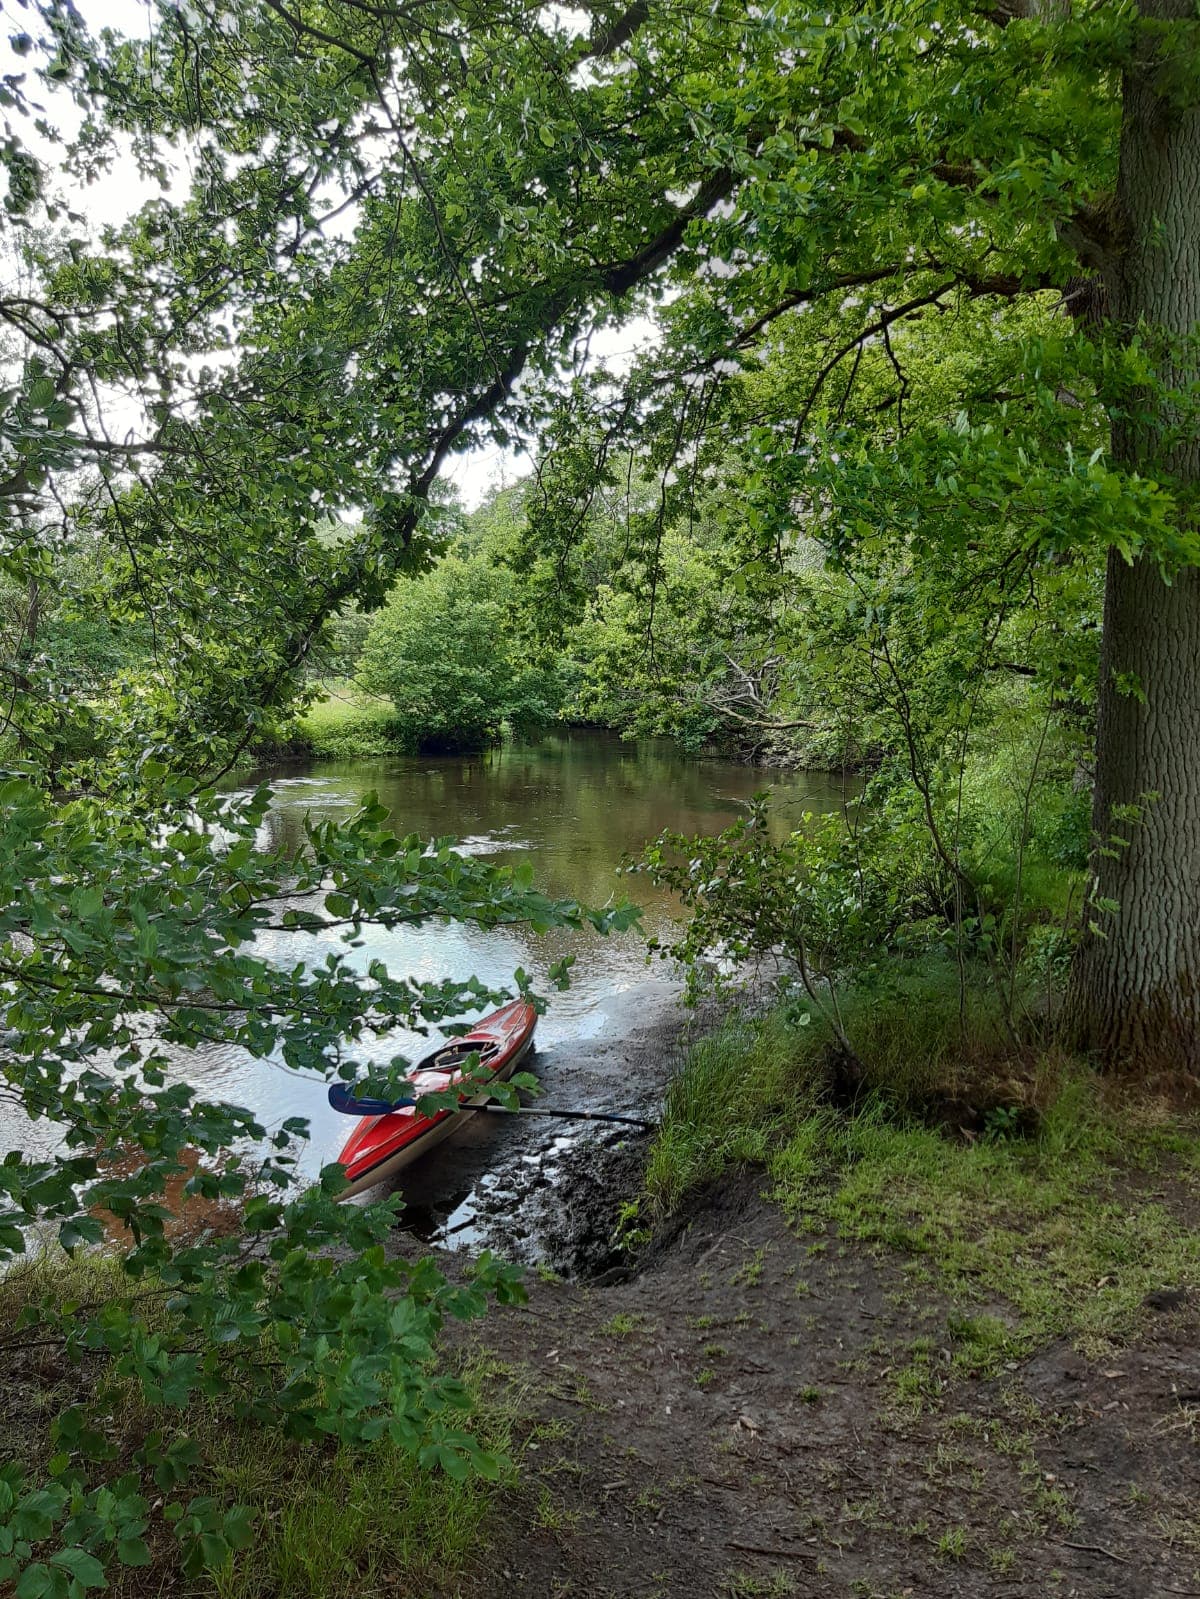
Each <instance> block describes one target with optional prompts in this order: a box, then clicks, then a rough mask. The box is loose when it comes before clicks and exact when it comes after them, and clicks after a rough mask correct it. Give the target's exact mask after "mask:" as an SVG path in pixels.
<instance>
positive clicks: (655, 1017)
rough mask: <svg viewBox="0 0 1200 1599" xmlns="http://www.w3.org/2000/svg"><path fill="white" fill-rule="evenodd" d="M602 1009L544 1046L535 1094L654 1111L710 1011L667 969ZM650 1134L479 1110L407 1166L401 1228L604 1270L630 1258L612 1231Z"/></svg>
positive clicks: (546, 1101) (567, 1269)
mask: <svg viewBox="0 0 1200 1599" xmlns="http://www.w3.org/2000/svg"><path fill="white" fill-rule="evenodd" d="M599 1011H600V1014H599V1015H598V1016H597V1017H596V1018H594V1025H593V1026H592V1027H591V1028H590V1029H589V1032H588V1034H587V1036H584V1037H582V1038H575V1039H564V1040H556V1041H554V1042H552V1043H551V1044H549V1045H548V1046H546V1047H544V1048H540V1049H538V1050H537V1051H536V1053H535V1054H534V1056H533V1057H532V1058H531V1059H530V1061H529V1062H528V1063H527V1067H526V1069H527V1070H529V1071H531V1072H532V1073H533V1074H534V1075H535V1076H536V1077H537V1078H538V1080H539V1082H540V1085H541V1092H540V1093H539V1094H538V1095H536V1096H529V1095H526V1096H525V1098H526V1100H527V1102H528V1103H529V1104H531V1105H536V1106H554V1107H556V1108H558V1109H564V1110H589V1111H594V1110H600V1111H613V1112H617V1113H624V1114H628V1115H632V1116H639V1117H644V1118H646V1119H647V1120H649V1121H656V1120H657V1118H658V1115H659V1111H660V1109H661V1106H662V1101H663V1096H664V1094H665V1093H666V1088H667V1084H668V1082H669V1081H670V1079H671V1076H672V1075H673V1073H674V1072H675V1071H676V1070H677V1069H678V1067H679V1065H680V1063H681V1061H682V1059H683V1055H684V1052H685V1051H686V1049H687V1045H688V1041H689V1039H690V1038H691V1037H692V1036H693V1035H694V1034H695V1032H696V1031H697V1029H699V1028H702V1027H704V1026H708V1025H711V1022H712V1018H711V1014H709V1013H706V1014H705V1015H703V1016H697V1015H696V1013H694V1012H692V1011H689V1010H687V1009H686V1008H685V1007H684V1006H683V1005H682V1003H681V1001H680V994H679V984H678V982H677V981H676V980H675V979H674V977H672V976H670V975H665V974H664V975H662V976H656V977H647V978H646V980H645V981H644V982H642V983H640V984H637V985H635V986H634V987H633V988H632V989H626V990H624V991H622V992H621V993H619V994H614V995H612V996H610V997H609V999H608V1000H607V1001H602V1002H601V1005H600V1007H599ZM649 1144H650V1136H649V1134H647V1133H643V1132H640V1131H638V1130H637V1129H633V1128H624V1127H620V1126H615V1125H611V1124H605V1123H591V1122H587V1121H579V1122H571V1121H567V1120H561V1121H560V1120H552V1119H550V1118H540V1117H528V1118H521V1117H510V1116H491V1115H476V1116H473V1117H472V1118H471V1120H470V1122H469V1123H468V1124H467V1125H466V1126H465V1127H464V1128H463V1130H462V1132H461V1133H459V1134H458V1135H457V1136H456V1137H455V1139H454V1141H453V1142H452V1143H450V1144H447V1145H443V1146H442V1147H441V1148H440V1149H439V1150H438V1152H437V1156H436V1158H435V1159H430V1160H428V1161H423V1162H418V1163H417V1165H416V1166H414V1167H412V1168H410V1169H409V1170H408V1171H406V1172H405V1173H404V1174H403V1177H404V1180H403V1183H402V1184H401V1191H402V1193H403V1196H404V1200H405V1210H404V1212H403V1221H402V1230H403V1231H406V1232H408V1233H412V1234H415V1235H416V1236H417V1238H419V1239H421V1240H422V1241H424V1242H426V1243H429V1244H431V1245H432V1246H434V1247H435V1248H437V1249H439V1250H446V1251H450V1252H454V1253H462V1252H466V1253H475V1252H478V1251H479V1250H480V1249H491V1250H493V1251H495V1252H496V1253H497V1254H500V1255H502V1256H504V1258H505V1259H507V1260H513V1261H520V1262H522V1263H523V1264H526V1265H541V1266H545V1267H548V1268H549V1269H550V1270H552V1271H554V1272H555V1273H556V1274H558V1275H559V1276H563V1277H595V1276H596V1275H597V1274H598V1273H602V1272H604V1271H606V1270H612V1269H613V1268H615V1267H619V1266H620V1265H621V1264H622V1261H623V1258H624V1257H623V1255H622V1252H621V1251H620V1250H619V1249H618V1248H617V1247H616V1245H615V1243H614V1233H615V1231H616V1228H617V1225H618V1222H619V1219H620V1213H621V1207H622V1205H623V1203H624V1202H625V1201H626V1200H627V1199H628V1198H629V1197H630V1196H631V1195H633V1194H636V1192H637V1189H638V1185H639V1180H640V1176H641V1172H642V1168H643V1165H644V1162H645V1158H646V1154H647V1151H648V1148H649ZM367 1197H371V1198H376V1197H378V1191H376V1192H375V1193H373V1194H372V1195H370V1196H367Z"/></svg>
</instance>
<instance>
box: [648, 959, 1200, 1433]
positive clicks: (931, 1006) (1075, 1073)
mask: <svg viewBox="0 0 1200 1599" xmlns="http://www.w3.org/2000/svg"><path fill="white" fill-rule="evenodd" d="M919 983H920V979H919V977H914V978H912V979H911V980H910V981H908V982H906V983H905V984H898V985H896V987H895V988H893V989H891V990H890V991H885V992H880V991H879V990H875V991H873V992H872V993H870V994H864V995H849V996H846V997H844V998H843V1010H844V1013H845V1017H846V1028H847V1031H848V1032H849V1034H850V1036H851V1037H852V1038H853V1039H854V1041H855V1044H856V1047H857V1048H858V1049H859V1050H860V1051H861V1053H862V1055H863V1058H864V1060H865V1061H866V1062H867V1063H868V1065H869V1068H870V1072H871V1086H870V1087H869V1088H868V1089H867V1091H865V1092H864V1094H863V1096H862V1097H861V1098H860V1099H859V1100H858V1101H857V1103H855V1104H854V1105H853V1106H851V1107H849V1108H836V1107H834V1106H833V1105H832V1104H831V1103H830V1102H829V1098H828V1094H827V1091H826V1087H825V1084H826V1082H827V1078H828V1073H827V1070H826V1067H825V1061H826V1058H827V1056H826V1052H827V1049H828V1040H827V1039H826V1038H825V1037H823V1036H822V1034H821V1032H820V1031H819V1029H818V1027H817V1026H816V1025H810V1026H807V1027H804V1028H800V1027H797V1026H795V1025H791V1024H790V1023H789V1022H788V1020H787V1019H786V1017H785V1016H784V1015H783V1014H781V1013H776V1014H773V1015H770V1016H768V1017H766V1018H764V1019H762V1020H761V1021H759V1022H757V1023H753V1024H751V1023H746V1022H740V1023H735V1024H732V1025H727V1026H726V1027H725V1028H724V1029H723V1030H722V1031H720V1032H719V1033H717V1034H716V1035H715V1036H714V1037H713V1038H710V1039H708V1040H706V1041H705V1042H704V1043H702V1044H701V1045H699V1046H698V1047H697V1048H696V1049H694V1050H693V1051H692V1053H691V1054H690V1056H689V1057H688V1059H687V1061H686V1062H685V1065H684V1068H683V1071H682V1074H681V1075H680V1077H679V1078H678V1079H677V1080H676V1082H675V1083H674V1084H673V1085H672V1088H671V1090H670V1093H669V1096H668V1100H667V1105H666V1111H665V1116H664V1119H663V1126H662V1131H661V1133H660V1136H659V1138H658V1140H657V1142H656V1144H655V1146H654V1148H653V1150H652V1152H651V1155H650V1159H649V1164H648V1167H647V1173H646V1179H645V1184H646V1195H647V1203H648V1206H649V1208H650V1209H651V1210H652V1211H654V1212H656V1213H658V1214H660V1215H662V1214H665V1213H667V1212H669V1211H671V1210H672V1209H674V1208H675V1207H677V1206H678V1204H679V1203H680V1201H681V1199H682V1197H683V1195H684V1194H686V1192H687V1191H688V1190H689V1189H690V1188H693V1187H695V1186H697V1185H698V1184H701V1183H705V1182H711V1181H713V1180H715V1179H716V1178H718V1177H719V1176H720V1175H721V1174H722V1173H723V1172H725V1171H727V1170H729V1169H730V1168H732V1167H734V1166H736V1165H738V1164H741V1163H746V1162H751V1163H754V1164H757V1165H759V1166H761V1167H764V1168H765V1169H766V1171H767V1173H768V1174H769V1180H770V1191H771V1192H772V1194H773V1196H774V1197H775V1198H776V1199H777V1200H778V1202H779V1203H780V1204H781V1205H782V1206H783V1207H784V1209H785V1210H786V1212H787V1213H788V1215H789V1217H790V1218H791V1219H792V1220H793V1222H794V1223H795V1225H797V1226H798V1227H801V1228H807V1229H808V1230H809V1231H810V1232H811V1233H812V1234H813V1236H814V1240H815V1243H814V1247H815V1248H820V1246H821V1245H822V1244H823V1243H824V1242H825V1240H826V1239H827V1238H828V1237H830V1236H832V1237H833V1238H834V1239H835V1240H840V1241H841V1243H842V1244H843V1245H845V1244H849V1243H851V1242H854V1243H857V1244H862V1245H866V1246H867V1247H868V1248H870V1249H872V1250H874V1251H878V1252H884V1251H887V1252H892V1253H900V1254H902V1255H904V1256H906V1257H907V1258H908V1260H909V1262H910V1265H911V1270H912V1272H913V1281H914V1286H918V1285H920V1284H923V1285H924V1289H923V1291H927V1292H929V1293H930V1294H932V1293H940V1294H943V1295H946V1296H948V1297H949V1298H950V1300H951V1301H952V1303H953V1305H954V1306H955V1314H954V1316H953V1317H952V1319H951V1321H950V1324H949V1327H948V1338H949V1341H950V1344H951V1347H952V1353H953V1361H952V1364H953V1367H954V1368H955V1369H956V1370H957V1371H958V1372H960V1373H965V1372H969V1373H972V1374H976V1375H988V1374H990V1373H993V1372H995V1371H997V1370H999V1369H1001V1368H1002V1367H1003V1365H1004V1363H1005V1362H1006V1361H1010V1360H1012V1359H1014V1358H1019V1357H1020V1356H1022V1355H1023V1354H1025V1353H1028V1352H1029V1350H1031V1349H1032V1348H1034V1347H1036V1346H1038V1345H1039V1344H1041V1343H1044V1342H1045V1341H1047V1340H1048V1339H1051V1338H1056V1337H1066V1338H1069V1339H1071V1340H1072V1341H1073V1342H1074V1343H1075V1344H1076V1345H1077V1346H1078V1347H1080V1348H1082V1349H1084V1350H1085V1351H1089V1352H1092V1353H1100V1352H1102V1351H1103V1350H1104V1349H1105V1348H1107V1347H1111V1346H1112V1345H1113V1344H1114V1343H1119V1342H1121V1341H1122V1340H1124V1339H1126V1338H1127V1337H1128V1336H1130V1335H1131V1333H1132V1332H1133V1331H1134V1330H1135V1329H1136V1326H1137V1325H1138V1323H1139V1321H1140V1320H1141V1318H1142V1316H1143V1315H1144V1314H1145V1312H1144V1310H1143V1308H1142V1307H1143V1300H1144V1298H1145V1296H1146V1294H1147V1293H1148V1292H1150V1291H1151V1290H1153V1289H1156V1288H1161V1287H1164V1286H1167V1285H1171V1286H1182V1285H1189V1284H1196V1283H1200V1234H1198V1233H1197V1232H1196V1230H1195V1228H1194V1226H1193V1223H1194V1215H1193V1214H1188V1212H1189V1211H1190V1210H1191V1209H1192V1208H1193V1206H1194V1201H1191V1196H1193V1195H1194V1194H1195V1190H1196V1181H1197V1168H1198V1164H1200V1134H1198V1130H1197V1127H1196V1126H1195V1124H1194V1123H1193V1122H1189V1121H1187V1120H1185V1119H1183V1118H1181V1117H1179V1116H1176V1115H1173V1114H1172V1113H1171V1112H1170V1111H1169V1110H1168V1109H1166V1108H1165V1107H1164V1106H1163V1105H1162V1104H1159V1103H1155V1102H1152V1101H1151V1100H1149V1099H1148V1098H1143V1099H1140V1100H1139V1099H1137V1098H1136V1096H1134V1095H1132V1094H1130V1093H1128V1092H1127V1093H1126V1094H1125V1095H1124V1096H1123V1097H1122V1098H1120V1099H1119V1100H1118V1099H1114V1098H1113V1097H1112V1091H1111V1089H1110V1087H1109V1086H1108V1085H1106V1084H1105V1083H1104V1082H1103V1081H1102V1080H1100V1079H1098V1078H1097V1077H1095V1075H1094V1074H1092V1073H1090V1072H1089V1071H1088V1070H1087V1068H1086V1067H1085V1066H1084V1065H1083V1064H1082V1063H1080V1062H1075V1061H1071V1060H1068V1059H1066V1058H1064V1057H1062V1056H1060V1055H1056V1054H1055V1053H1053V1052H1051V1051H1046V1052H1043V1053H1041V1054H1036V1053H1035V1052H1032V1051H1030V1052H1024V1053H1023V1054H1022V1055H1021V1056H1020V1057H1019V1058H1018V1059H1017V1060H1016V1061H1015V1062H1014V1061H1012V1060H1010V1059H1007V1058H1005V1057H1004V1056H1003V1055H1002V1054H997V1053H996V1051H997V1050H998V1047H999V1040H998V1037H997V1035H996V1034H995V1033H994V1032H991V1031H989V1029H988V1028H987V1027H986V1025H981V1026H980V1028H979V1029H978V1030H977V1031H975V1032H974V1033H973V1034H971V1035H970V1043H969V1045H968V1048H967V1049H966V1050H965V1051H964V1049H963V1046H962V1039H961V1034H960V1032H959V1025H958V1014H957V1004H956V1003H955V1005H954V1006H953V1007H951V1006H950V1005H949V1004H948V1003H947V1000H948V995H947V991H946V988H945V985H944V981H943V978H942V976H941V974H935V977H934V979H933V980H932V981H931V982H928V983H927V986H926V988H925V990H924V992H923V993H922V991H921V990H920V986H919ZM984 1010H985V1007H984V1005H983V1003H982V1001H981V1000H980V999H979V998H978V996H972V997H971V1002H970V1012H971V1013H972V1014H973V1015H975V1017H976V1019H977V1020H978V1019H979V1018H980V1017H981V1016H983V1014H984ZM984 1020H985V1021H986V1017H985V1018H984ZM989 1051H990V1052H991V1053H990V1054H989ZM989 1062H990V1063H991V1064H990V1065H989ZM985 1069H986V1071H985ZM986 1072H990V1074H991V1075H990V1077H988V1076H986ZM939 1083H940V1084H942V1085H944V1087H945V1089H946V1090H947V1091H948V1092H955V1093H961V1092H963V1089H964V1084H970V1085H972V1086H973V1087H974V1088H976V1089H979V1088H980V1087H982V1088H983V1090H984V1091H985V1092H986V1093H994V1092H995V1090H996V1086H997V1084H999V1085H1001V1087H1002V1088H1003V1090H1004V1092H1006V1093H1010V1094H1011V1093H1018V1092H1019V1094H1020V1095H1021V1096H1022V1099H1023V1100H1024V1102H1025V1103H1026V1104H1027V1105H1029V1106H1030V1107H1031V1110H1032V1112H1033V1113H1034V1115H1033V1123H1034V1125H1035V1126H1036V1132H1035V1134H1034V1135H1033V1136H1031V1137H1027V1138H1022V1137H1016V1136H1011V1134H1012V1131H1013V1127H1014V1123H1015V1118H1009V1119H1008V1120H1004V1119H1002V1118H999V1119H996V1120H994V1121H993V1122H992V1123H991V1124H985V1131H984V1133H983V1135H982V1136H973V1137H970V1138H963V1137H954V1136H948V1135H947V1133H946V1132H945V1131H942V1130H939V1129H938V1128H936V1127H933V1126H930V1125H929V1124H928V1122H927V1121H924V1120H922V1119H921V1117H920V1115H919V1114H918V1112H917V1108H916V1107H918V1106H920V1105H921V1104H922V1096H924V1095H926V1094H929V1093H930V1092H935V1091H936V1085H938V1084H939ZM1164 1174H1166V1180H1167V1186H1168V1188H1169V1189H1170V1190H1171V1194H1172V1195H1173V1200H1174V1202H1173V1203H1168V1194H1167V1189H1164V1188H1163V1177H1164ZM1189 1201H1191V1203H1190V1202H1189ZM997 1305H1003V1306H1005V1307H1006V1313H1005V1314H1004V1315H1002V1316H997V1315H995V1314H994V1313H993V1312H994V1310H995V1307H996V1306H997ZM985 1307H986V1308H985ZM921 1368H922V1362H921V1361H920V1360H919V1359H918V1360H916V1361H915V1362H913V1363H910V1365H909V1366H908V1367H907V1368H906V1371H905V1373H904V1376H903V1378H902V1379H901V1381H900V1389H901V1391H900V1392H899V1393H898V1394H897V1398H898V1399H900V1400H901V1402H902V1403H913V1402H915V1401H917V1400H919V1399H920V1397H921V1396H922V1395H923V1394H924V1393H925V1392H926V1391H927V1390H928V1387H929V1384H930V1383H931V1382H933V1381H934V1380H935V1379H936V1374H935V1373H933V1372H931V1371H924V1370H922V1369H921Z"/></svg>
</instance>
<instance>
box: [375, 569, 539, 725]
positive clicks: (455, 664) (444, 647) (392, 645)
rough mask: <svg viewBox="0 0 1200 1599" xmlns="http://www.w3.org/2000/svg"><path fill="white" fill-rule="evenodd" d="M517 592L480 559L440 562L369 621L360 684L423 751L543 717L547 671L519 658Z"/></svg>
mask: <svg viewBox="0 0 1200 1599" xmlns="http://www.w3.org/2000/svg"><path fill="white" fill-rule="evenodd" d="M515 605H516V586H515V583H514V582H513V580H512V577H511V574H509V573H507V572H505V570H504V569H503V568H499V567H495V566H492V565H490V564H488V563H486V562H485V561H483V560H481V559H478V558H477V559H474V560H468V559H464V558H462V557H460V556H455V555H450V556H447V557H446V558H445V559H444V560H443V561H441V562H440V563H439V565H438V566H437V567H436V568H435V569H434V571H433V572H431V573H429V574H428V576H426V577H423V578H420V579H418V580H416V581H414V582H411V583H405V584H403V585H402V586H401V588H400V589H399V591H398V592H397V594H396V596H395V598H394V599H393V600H392V601H391V603H390V604H389V605H388V606H387V607H386V608H385V609H384V610H382V611H380V612H379V613H378V615H377V616H376V617H375V619H374V621H373V622H372V624H371V630H370V632H369V633H368V635H367V640H366V643H365V645H364V647H363V652H362V655H361V656H360V658H359V667H358V678H359V681H360V682H361V683H362V685H363V687H364V688H366V689H367V690H368V692H370V693H373V694H377V695H381V696H386V697H388V698H390V699H391V700H392V702H393V704H394V705H395V707H396V716H397V719H398V721H399V724H400V726H401V727H402V728H403V730H404V732H405V734H406V736H407V737H408V739H409V740H410V741H411V743H412V744H413V745H414V746H415V745H421V746H424V747H452V748H453V747H460V746H465V747H468V748H469V747H471V746H473V745H479V744H484V743H487V742H488V741H489V740H490V739H493V738H495V737H497V736H498V734H499V732H500V728H501V725H502V723H505V722H507V723H509V725H510V726H511V727H512V728H513V729H514V730H516V731H518V732H524V731H528V730H530V729H533V728H536V727H538V726H541V725H544V724H545V723H547V722H549V721H551V720H552V719H553V718H554V716H555V715H556V713H557V711H558V708H559V700H560V694H559V692H558V685H557V684H556V682H555V680H554V675H553V672H552V671H550V670H545V669H540V668H538V667H537V666H535V665H533V664H531V663H530V662H528V661H527V660H525V659H523V658H522V654H521V649H520V641H519V637H518V636H517V627H516V625H515V623H516V617H515V614H514V612H515Z"/></svg>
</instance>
